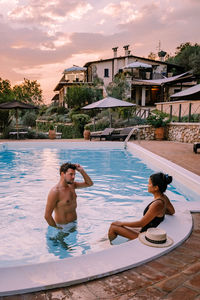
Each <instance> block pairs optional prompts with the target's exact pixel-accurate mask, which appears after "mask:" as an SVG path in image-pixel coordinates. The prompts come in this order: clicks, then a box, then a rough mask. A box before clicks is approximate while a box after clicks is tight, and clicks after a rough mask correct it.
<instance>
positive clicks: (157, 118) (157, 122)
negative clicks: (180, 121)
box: [147, 114, 169, 128]
mask: <svg viewBox="0 0 200 300" xmlns="http://www.w3.org/2000/svg"><path fill="white" fill-rule="evenodd" d="M164 119H165V116H164V115H162V114H156V115H154V114H150V115H149V116H148V118H147V124H149V125H152V126H153V127H155V128H159V127H165V126H166V125H167V123H169V120H167V121H165V120H164Z"/></svg>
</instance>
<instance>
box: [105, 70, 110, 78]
mask: <svg viewBox="0 0 200 300" xmlns="http://www.w3.org/2000/svg"><path fill="white" fill-rule="evenodd" d="M104 77H109V69H104Z"/></svg>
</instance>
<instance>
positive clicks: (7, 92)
mask: <svg viewBox="0 0 200 300" xmlns="http://www.w3.org/2000/svg"><path fill="white" fill-rule="evenodd" d="M13 97H14V94H13V91H12V87H11V84H10V81H9V80H7V79H6V80H3V79H2V78H0V103H3V102H7V101H10V100H12V99H13Z"/></svg>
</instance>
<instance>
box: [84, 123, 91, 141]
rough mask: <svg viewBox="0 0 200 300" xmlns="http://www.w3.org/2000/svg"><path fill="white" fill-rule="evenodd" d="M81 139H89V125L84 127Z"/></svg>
mask: <svg viewBox="0 0 200 300" xmlns="http://www.w3.org/2000/svg"><path fill="white" fill-rule="evenodd" d="M83 137H84V139H85V140H89V139H90V125H89V124H86V125H85V126H84V131H83Z"/></svg>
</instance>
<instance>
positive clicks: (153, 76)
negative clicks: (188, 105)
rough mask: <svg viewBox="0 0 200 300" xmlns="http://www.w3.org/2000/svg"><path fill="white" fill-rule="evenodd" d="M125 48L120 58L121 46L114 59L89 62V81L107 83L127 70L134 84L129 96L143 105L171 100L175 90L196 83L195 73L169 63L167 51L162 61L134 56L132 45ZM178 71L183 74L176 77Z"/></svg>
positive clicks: (131, 85)
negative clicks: (95, 79)
mask: <svg viewBox="0 0 200 300" xmlns="http://www.w3.org/2000/svg"><path fill="white" fill-rule="evenodd" d="M123 48H124V51H125V52H124V56H119V57H118V56H117V49H118V47H115V48H113V54H114V55H113V57H112V58H109V59H102V60H98V61H92V62H87V63H86V64H85V65H84V67H86V68H87V81H91V82H92V81H93V80H94V78H95V77H96V76H98V77H100V78H102V79H103V81H104V85H105V86H107V85H108V84H109V83H110V82H112V81H113V79H114V77H115V76H116V75H117V74H119V73H124V74H125V75H126V79H127V81H128V82H129V84H130V91H129V94H128V95H127V97H128V98H129V99H130V100H132V101H134V102H135V103H136V104H138V105H140V106H151V105H154V104H155V103H156V102H160V101H167V100H168V99H169V96H170V95H171V94H172V93H174V92H176V91H180V90H182V89H183V88H186V87H188V86H189V87H190V86H191V85H194V84H195V83H196V81H194V82H193V79H194V77H193V75H192V74H191V73H187V74H186V73H183V67H180V66H177V65H174V64H169V63H167V62H165V61H164V56H165V55H166V52H164V51H160V52H159V56H160V59H161V60H160V61H158V60H153V59H148V58H144V57H139V56H135V55H131V54H130V51H129V45H126V46H124V47H123ZM174 71H175V72H176V74H180V75H178V77H176V76H175V77H174V76H173V72H174ZM181 73H183V74H181ZM170 78H171V79H170ZM191 81H192V82H191Z"/></svg>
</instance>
